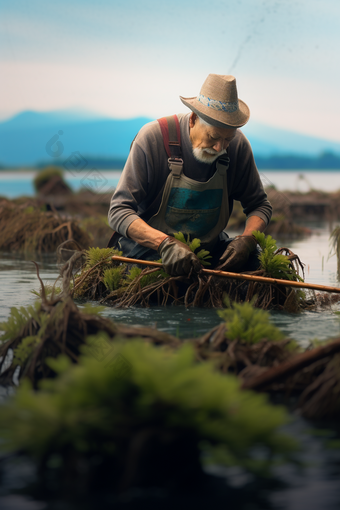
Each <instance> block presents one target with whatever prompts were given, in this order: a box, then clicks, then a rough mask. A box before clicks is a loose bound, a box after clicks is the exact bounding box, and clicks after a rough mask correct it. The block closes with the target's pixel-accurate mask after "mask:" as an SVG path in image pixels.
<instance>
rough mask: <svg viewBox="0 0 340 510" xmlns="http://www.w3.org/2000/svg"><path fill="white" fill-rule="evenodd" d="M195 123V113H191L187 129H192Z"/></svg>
mask: <svg viewBox="0 0 340 510" xmlns="http://www.w3.org/2000/svg"><path fill="white" fill-rule="evenodd" d="M196 121H197V115H196V113H194V112H192V114H191V115H190V117H189V127H190V128H193V127H194V125H195V124H196Z"/></svg>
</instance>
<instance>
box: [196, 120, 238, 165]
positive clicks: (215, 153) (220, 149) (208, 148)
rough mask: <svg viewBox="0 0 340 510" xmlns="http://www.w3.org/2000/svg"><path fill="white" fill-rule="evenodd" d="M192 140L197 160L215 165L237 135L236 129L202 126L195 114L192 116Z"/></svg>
mask: <svg viewBox="0 0 340 510" xmlns="http://www.w3.org/2000/svg"><path fill="white" fill-rule="evenodd" d="M189 126H190V140H191V143H192V149H193V153H194V156H195V158H196V159H197V160H198V161H202V162H203V163H213V162H214V161H215V159H217V158H218V157H219V156H222V154H225V153H226V151H227V148H228V146H229V144H230V142H231V141H232V139H233V138H234V136H235V135H236V129H234V128H218V127H215V126H207V125H205V124H202V123H201V122H200V120H199V118H198V117H197V115H196V114H195V113H192V114H191V115H190V119H189Z"/></svg>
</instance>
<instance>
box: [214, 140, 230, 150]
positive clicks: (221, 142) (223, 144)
mask: <svg viewBox="0 0 340 510" xmlns="http://www.w3.org/2000/svg"><path fill="white" fill-rule="evenodd" d="M228 145H229V144H228V142H226V141H225V140H218V142H216V143H215V144H214V146H213V149H214V150H215V151H216V152H221V151H223V150H225V149H226V148H227V147H228Z"/></svg>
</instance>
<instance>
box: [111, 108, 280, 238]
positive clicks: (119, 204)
mask: <svg viewBox="0 0 340 510" xmlns="http://www.w3.org/2000/svg"><path fill="white" fill-rule="evenodd" d="M189 117H190V113H188V114H179V115H178V119H179V123H180V128H181V146H182V156H183V160H184V167H183V172H184V174H185V175H186V176H187V177H189V178H190V179H194V180H196V181H200V182H206V181H207V180H209V179H210V178H211V177H212V175H213V174H214V172H215V170H216V164H215V162H214V163H212V164H207V163H201V162H199V161H197V160H196V159H195V157H194V155H193V152H192V144H191V141H190V137H189ZM228 156H229V158H230V164H229V168H228V171H227V183H228V184H227V185H228V196H229V208H230V213H231V210H232V207H233V200H239V201H240V202H241V204H242V206H243V210H244V213H245V214H246V215H247V217H250V216H258V217H260V218H262V219H263V221H264V222H265V223H266V224H268V222H269V220H270V218H271V214H272V207H271V205H270V203H269V201H268V200H267V195H266V193H265V191H264V189H263V186H262V183H261V180H260V176H259V173H258V171H257V168H256V165H255V161H254V156H253V152H252V150H251V147H250V144H249V142H248V140H247V138H246V137H245V136H244V134H243V133H242V131H240V130H239V129H238V130H237V132H236V135H235V137H234V138H233V140H232V141H231V142H230V145H229V147H228ZM168 175H169V168H168V156H167V154H166V151H165V148H164V142H163V137H162V133H161V129H160V126H159V124H158V122H157V121H153V122H150V123H148V124H146V125H145V126H143V127H142V129H141V130H140V131H139V133H138V135H137V137H136V139H135V141H134V143H133V145H132V148H131V151H130V154H129V157H128V159H127V162H126V165H125V167H124V170H123V173H122V176H121V178H120V180H119V183H118V186H117V189H116V191H115V193H114V194H113V196H112V199H111V204H110V210H109V215H108V218H109V224H110V226H111V228H112V229H113V230H115V231H116V232H119V233H120V234H121V235H123V236H124V237H127V234H126V232H127V229H128V227H129V226H130V224H131V223H132V222H133V221H134V220H136V219H137V218H142V219H143V220H144V221H146V222H147V221H148V220H149V219H150V218H151V217H152V216H153V215H154V214H156V212H157V211H158V209H159V206H160V203H161V198H162V193H163V189H164V185H165V182H166V179H167V177H168Z"/></svg>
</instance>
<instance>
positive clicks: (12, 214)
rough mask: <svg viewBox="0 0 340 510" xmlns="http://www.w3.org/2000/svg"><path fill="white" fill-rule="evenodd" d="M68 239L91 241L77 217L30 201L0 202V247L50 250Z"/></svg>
mask: <svg viewBox="0 0 340 510" xmlns="http://www.w3.org/2000/svg"><path fill="white" fill-rule="evenodd" d="M71 239H73V240H74V241H76V242H77V243H78V244H79V245H80V246H81V247H82V248H88V247H89V246H90V245H91V238H90V237H89V236H88V234H87V233H86V232H85V230H83V229H82V228H80V226H79V222H78V221H76V220H73V219H70V218H65V217H61V216H59V214H57V213H56V212H52V211H46V210H41V209H40V208H37V207H34V206H32V205H27V204H22V205H20V206H18V205H15V204H14V203H12V202H8V201H6V202H5V201H4V202H2V203H1V204H0V250H3V251H4V250H6V251H18V252H24V253H32V252H35V253H51V252H55V251H56V249H57V247H58V246H59V245H60V244H61V243H63V242H64V241H66V240H71Z"/></svg>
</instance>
